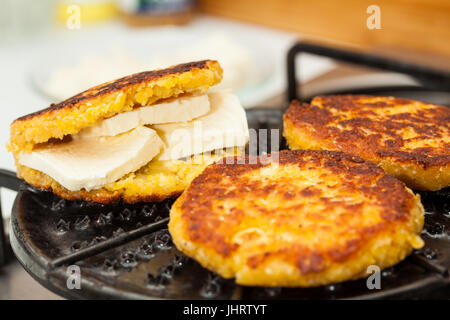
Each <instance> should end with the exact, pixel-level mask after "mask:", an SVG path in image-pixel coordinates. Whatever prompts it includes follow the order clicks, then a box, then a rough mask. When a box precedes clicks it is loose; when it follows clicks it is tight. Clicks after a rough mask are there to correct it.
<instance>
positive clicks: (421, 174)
mask: <svg viewBox="0 0 450 320" xmlns="http://www.w3.org/2000/svg"><path fill="white" fill-rule="evenodd" d="M283 121H284V131H283V135H284V137H285V138H286V140H287V143H288V145H289V148H291V149H318V150H336V151H343V152H346V153H350V154H355V155H359V156H361V157H362V158H364V159H366V160H369V161H372V162H374V163H376V164H378V165H379V166H380V167H381V168H383V169H384V170H385V171H386V172H387V173H389V174H392V175H393V176H395V177H397V178H398V179H400V180H402V181H403V182H405V183H406V184H407V185H408V186H409V187H411V188H413V189H418V190H439V189H441V188H445V187H448V186H450V108H447V107H444V106H438V105H433V104H429V103H424V102H419V101H414V100H409V99H402V98H394V97H377V96H362V95H341V96H323V97H316V98H314V99H313V100H312V101H311V104H307V103H301V102H298V101H294V102H292V104H291V105H290V107H289V108H288V110H287V111H286V113H285V114H284V117H283Z"/></svg>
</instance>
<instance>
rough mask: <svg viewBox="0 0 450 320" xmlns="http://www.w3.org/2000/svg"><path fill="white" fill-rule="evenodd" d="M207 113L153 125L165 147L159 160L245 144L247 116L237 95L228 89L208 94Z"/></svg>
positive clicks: (247, 134)
mask: <svg viewBox="0 0 450 320" xmlns="http://www.w3.org/2000/svg"><path fill="white" fill-rule="evenodd" d="M208 96H209V100H210V106H211V110H210V112H209V113H208V114H206V115H204V116H202V117H200V118H197V119H195V120H193V121H189V122H185V123H169V124H158V125H153V126H152V128H154V129H155V130H156V131H157V132H158V134H159V136H160V137H161V139H162V140H163V141H164V143H165V145H166V147H165V148H164V150H163V152H162V153H161V154H160V155H159V156H158V160H176V159H180V158H184V157H187V156H190V155H193V154H199V153H205V152H209V151H213V150H216V149H223V148H231V147H241V146H245V145H246V144H247V142H248V140H249V132H248V126H247V118H246V115H245V111H244V109H243V108H242V106H241V104H240V102H239V100H238V98H237V97H236V96H235V95H234V94H232V93H231V92H227V91H217V92H212V93H209V94H208Z"/></svg>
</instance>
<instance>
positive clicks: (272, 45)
mask: <svg viewBox="0 0 450 320" xmlns="http://www.w3.org/2000/svg"><path fill="white" fill-rule="evenodd" d="M0 39H1V41H0V70H1V77H0V93H1V95H0V97H1V100H0V101H1V103H2V105H1V117H0V140H1V141H2V144H3V145H4V144H5V143H6V141H7V140H8V138H9V124H10V123H11V122H12V121H13V120H14V119H16V118H17V117H19V116H21V115H24V114H27V113H30V112H33V111H37V110H39V109H43V108H45V107H47V106H48V105H49V104H50V103H57V102H59V101H61V100H64V99H66V98H68V97H70V96H72V95H74V94H76V93H78V92H80V91H83V90H85V89H87V88H89V87H91V86H93V85H96V84H99V83H102V82H105V81H109V80H112V79H115V78H118V77H121V76H124V75H127V74H130V73H134V72H140V71H144V70H151V69H154V68H161V67H166V66H170V65H173V64H176V63H180V62H187V61H193V60H200V59H217V60H219V62H220V63H221V64H222V67H223V69H224V79H223V81H222V83H221V84H220V86H221V87H224V88H231V89H232V90H233V91H234V92H236V94H237V95H238V96H239V98H240V100H241V102H242V104H243V105H244V107H245V108H253V107H272V108H284V107H286V106H287V104H288V101H287V100H288V99H287V98H286V86H287V80H286V54H287V51H288V49H289V48H290V47H291V46H292V45H293V44H294V43H296V42H297V41H299V40H302V41H313V42H315V43H320V44H322V45H326V46H329V47H344V48H346V49H348V50H354V51H356V52H363V53H371V54H377V55H381V56H386V57H390V58H393V59H398V61H399V63H401V62H408V63H411V64H414V65H418V66H425V67H427V68H434V69H436V70H441V71H443V72H450V1H448V0H370V1H365V0H341V1H332V0H322V1H317V0H303V1H302V0H297V1H294V0H198V1H194V0H92V1H88V0H78V1H74V0H73V1H65V0H39V1H31V0H0ZM299 59H300V60H301V61H299V62H298V63H297V66H301V68H299V70H298V81H301V82H302V93H304V94H305V95H314V94H316V93H323V92H329V91H333V90H337V89H338V88H342V87H343V86H346V87H350V88H357V87H359V86H360V85H361V84H364V85H366V86H367V85H370V86H386V85H388V84H389V85H396V86H400V85H401V86H415V85H418V83H417V80H416V79H413V78H410V77H408V76H405V75H402V74H395V73H389V72H388V73H387V72H378V71H377V70H372V69H370V68H365V67H356V68H355V67H353V66H350V65H347V64H343V63H340V62H336V61H335V60H332V59H330V58H324V57H319V56H315V55H310V54H303V55H301V57H300V58H299ZM448 91H450V88H440V89H439V91H438V92H435V93H433V99H434V100H433V101H431V102H436V101H437V102H439V103H442V104H447V103H448V102H449V97H448V95H446V93H448ZM424 99H425V100H426V99H427V98H426V97H425V98H424ZM437 102H436V103H437ZM0 167H1V168H6V169H9V170H14V163H13V159H12V156H11V155H10V154H8V153H7V151H6V148H5V147H2V148H0ZM13 197H14V194H13V193H12V192H9V191H7V190H2V199H3V200H4V201H3V203H2V208H3V215H4V217H7V216H8V214H9V212H10V210H11V204H12V200H13ZM9 268H10V269H8V270H9V271H7V272H9V273H8V274H7V275H8V276H4V275H3V274H1V273H0V288H3V287H4V288H7V290H6V291H5V290H0V299H1V298H4V299H7V298H19V297H21V298H25V299H27V298H55V297H56V296H54V295H53V294H51V293H50V292H48V291H45V289H43V288H41V287H40V286H39V285H38V284H37V283H35V282H33V281H32V280H31V278H29V277H28V276H27V275H25V271H23V270H22V269H21V268H17V269H14V268H13V267H9ZM4 272H5V271H3V273H4ZM30 288H31V289H30ZM3 295H4V296H3Z"/></svg>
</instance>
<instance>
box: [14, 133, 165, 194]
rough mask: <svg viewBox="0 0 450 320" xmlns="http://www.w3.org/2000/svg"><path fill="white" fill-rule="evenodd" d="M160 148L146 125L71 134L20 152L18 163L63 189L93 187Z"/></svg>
mask: <svg viewBox="0 0 450 320" xmlns="http://www.w3.org/2000/svg"><path fill="white" fill-rule="evenodd" d="M162 148H163V142H162V141H161V139H160V138H159V136H158V135H157V133H156V132H155V131H154V130H152V129H150V128H147V127H137V128H136V129H134V130H131V131H129V132H126V133H123V134H121V135H118V136H115V137H89V138H80V137H74V139H73V140H71V141H69V142H65V143H60V144H55V145H49V146H48V147H45V148H43V149H38V150H36V151H33V152H31V153H22V154H20V156H19V163H20V164H22V165H24V166H27V167H30V168H33V169H35V170H38V171H41V172H43V173H45V174H47V175H49V176H50V177H52V178H53V179H54V180H56V181H57V182H58V183H59V184H61V185H62V186H63V187H65V188H66V189H69V190H71V191H76V190H80V189H86V190H91V189H96V188H99V187H101V186H103V185H105V184H107V183H110V182H114V181H116V180H118V179H119V178H121V177H122V176H124V175H125V174H127V173H129V172H133V171H136V170H137V169H139V168H140V167H142V166H143V165H145V164H147V163H148V162H149V161H150V160H152V159H153V158H154V157H155V156H156V155H157V154H158V153H159V152H160V151H161V149H162Z"/></svg>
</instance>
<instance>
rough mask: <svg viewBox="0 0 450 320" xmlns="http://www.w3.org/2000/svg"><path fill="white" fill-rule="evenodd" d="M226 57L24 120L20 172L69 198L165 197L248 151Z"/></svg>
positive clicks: (133, 81) (138, 78)
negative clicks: (220, 86)
mask: <svg viewBox="0 0 450 320" xmlns="http://www.w3.org/2000/svg"><path fill="white" fill-rule="evenodd" d="M221 79H222V69H221V67H220V65H219V63H218V62H217V61H213V60H205V61H198V62H191V63H186V64H180V65H176V66H173V67H170V68H167V69H160V70H154V71H147V72H142V73H137V74H133V75H130V76H126V77H123V78H121V79H118V80H115V81H111V82H107V83H104V84H101V85H98V86H96V87H93V88H91V89H89V90H86V91H84V92H82V93H80V94H78V95H75V96H73V97H71V98H69V99H67V100H65V101H63V102H61V103H58V104H52V105H51V106H50V107H48V108H46V109H44V110H41V111H37V112H35V113H32V114H29V115H26V116H23V117H21V118H18V119H16V120H15V121H14V122H13V123H12V124H11V138H10V141H9V144H8V149H9V151H11V152H12V153H13V156H14V159H15V162H16V166H17V175H18V176H19V177H20V178H23V179H24V180H25V181H26V182H27V183H29V184H30V185H32V186H34V187H36V188H40V189H46V190H50V191H52V192H53V193H55V194H56V195H58V196H60V197H62V198H65V199H68V200H84V201H94V202H100V203H105V204H106V203H112V202H117V201H123V202H127V203H136V202H140V201H162V200H164V199H166V198H168V197H172V196H176V195H178V194H180V193H181V192H182V191H183V190H184V189H185V188H186V187H187V186H188V185H189V183H190V182H191V181H192V179H193V178H195V177H196V176H197V175H198V174H199V173H200V172H201V171H202V170H203V169H204V167H206V166H207V165H208V164H209V163H212V162H214V161H215V160H217V159H221V158H222V157H223V156H224V155H231V154H236V153H240V152H243V149H244V147H245V145H246V144H247V142H248V139H249V135H248V127H247V119H246V116H245V111H244V109H243V108H242V106H241V105H240V103H239V100H238V99H237V97H236V96H235V95H233V94H232V93H231V92H228V91H216V92H208V89H209V88H210V87H211V86H214V85H215V84H217V83H219V82H220V81H221Z"/></svg>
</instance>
